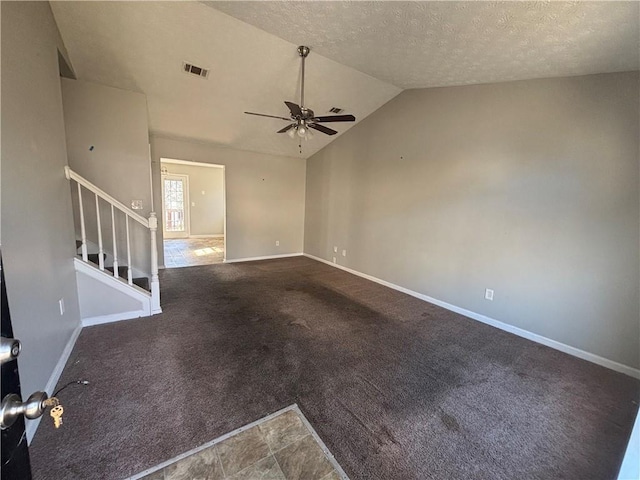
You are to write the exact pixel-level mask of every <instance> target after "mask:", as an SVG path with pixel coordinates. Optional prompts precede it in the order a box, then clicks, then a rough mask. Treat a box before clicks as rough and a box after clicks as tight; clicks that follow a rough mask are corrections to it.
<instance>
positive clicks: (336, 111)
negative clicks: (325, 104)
mask: <svg viewBox="0 0 640 480" xmlns="http://www.w3.org/2000/svg"><path fill="white" fill-rule="evenodd" d="M329 111H330V112H331V113H342V112H344V108H338V107H331V110H329Z"/></svg>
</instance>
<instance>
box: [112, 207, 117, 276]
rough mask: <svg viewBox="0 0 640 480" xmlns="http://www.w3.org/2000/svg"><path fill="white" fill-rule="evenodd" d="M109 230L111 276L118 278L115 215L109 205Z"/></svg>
mask: <svg viewBox="0 0 640 480" xmlns="http://www.w3.org/2000/svg"><path fill="white" fill-rule="evenodd" d="M111 228H112V229H113V276H114V277H116V278H117V277H118V245H117V243H116V215H115V212H114V210H113V204H112V205H111Z"/></svg>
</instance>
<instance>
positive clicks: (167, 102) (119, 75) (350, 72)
mask: <svg viewBox="0 0 640 480" xmlns="http://www.w3.org/2000/svg"><path fill="white" fill-rule="evenodd" d="M51 8H52V10H53V13H54V16H55V18H56V22H57V23H58V27H59V29H60V33H61V35H62V38H63V40H64V42H65V45H66V47H67V50H68V52H69V56H70V59H71V63H72V64H73V67H74V70H75V72H76V75H77V77H78V78H79V79H80V80H86V81H91V82H96V83H101V84H104V85H109V86H113V87H117V88H122V89H126V90H133V91H137V92H142V93H144V94H146V96H147V103H148V109H149V128H150V129H151V131H152V132H153V133H159V134H164V135H170V136H175V137H182V138H187V139H192V140H197V141H205V142H213V143H216V144H219V145H224V146H228V147H232V148H237V149H241V150H251V151H258V152H263V153H271V154H278V155H288V156H302V157H308V156H310V155H312V154H313V153H315V152H316V151H318V150H319V149H321V148H322V147H324V146H325V145H327V144H328V143H329V142H330V141H331V140H332V139H333V138H335V137H337V136H338V135H336V136H334V137H328V136H326V135H324V134H321V133H319V132H317V133H316V135H315V136H314V138H313V139H312V140H309V141H303V145H302V147H303V153H302V155H300V154H299V151H298V144H297V142H296V141H295V140H292V139H291V138H289V137H288V136H287V135H286V134H276V133H275V132H276V131H277V130H279V129H280V128H281V127H283V126H285V125H287V123H286V122H285V121H282V120H277V119H268V118H259V117H254V116H249V115H244V114H243V113H242V112H243V111H253V112H261V113H267V114H272V115H277V116H287V112H288V110H287V108H286V106H285V105H284V103H283V101H284V100H290V101H294V102H296V103H298V100H299V83H300V57H299V56H298V54H297V52H296V48H297V44H291V43H289V42H287V41H285V40H282V39H281V38H278V37H276V36H274V35H272V34H269V33H267V32H264V31H263V30H260V29H258V28H256V27H253V26H251V25H249V24H247V23H244V22H241V21H239V20H236V19H235V18H232V17H230V16H228V15H226V14H224V13H221V12H219V11H217V10H214V9H212V8H208V7H207V6H206V5H203V4H202V3H199V2H57V1H56V2H51ZM184 61H186V62H190V63H193V64H195V65H198V66H201V67H205V68H209V69H210V70H211V72H210V74H209V78H208V79H206V80H205V79H202V78H199V77H195V76H192V75H188V74H186V73H183V72H182V62H184ZM399 92H400V89H399V88H397V87H395V86H393V85H390V84H386V83H384V82H382V81H380V80H377V79H375V78H372V77H370V76H369V75H366V74H364V73H361V72H359V71H357V70H355V69H353V68H350V67H347V66H344V65H341V64H339V63H336V62H335V61H333V60H329V59H327V58H324V57H322V56H321V55H319V54H316V52H315V51H312V52H311V54H310V55H309V57H308V59H307V77H306V86H305V103H306V104H307V106H309V107H310V108H312V109H313V110H314V111H315V113H316V115H321V114H326V113H328V110H329V109H330V108H331V107H334V106H337V107H341V108H344V109H345V113H352V114H354V115H355V116H356V117H357V119H358V121H360V120H362V119H363V118H364V117H366V116H367V115H369V114H370V113H372V112H373V111H375V110H376V109H377V108H379V107H380V106H381V105H382V104H384V103H386V102H387V101H388V100H390V99H391V98H393V97H394V96H395V95H397V94H398V93H399ZM352 125H353V124H348V123H334V124H332V125H331V127H334V128H335V129H336V130H338V131H339V132H340V133H343V132H344V131H345V130H347V129H348V128H350V127H351V126H352ZM186 160H188V159H186Z"/></svg>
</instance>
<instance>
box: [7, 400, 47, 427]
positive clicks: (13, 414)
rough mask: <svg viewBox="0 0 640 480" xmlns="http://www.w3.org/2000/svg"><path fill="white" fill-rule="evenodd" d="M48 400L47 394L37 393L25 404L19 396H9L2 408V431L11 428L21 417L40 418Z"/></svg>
mask: <svg viewBox="0 0 640 480" xmlns="http://www.w3.org/2000/svg"><path fill="white" fill-rule="evenodd" d="M47 398H48V395H47V394H46V392H35V393H33V394H32V395H31V396H30V397H29V398H28V399H27V401H26V402H23V401H22V399H21V398H20V396H19V395H16V394H15V393H10V394H8V395H7V396H5V397H4V398H3V399H2V406H0V429H2V430H4V429H5V428H9V427H10V426H11V425H13V424H14V422H15V421H16V419H17V418H18V417H19V416H20V415H24V416H25V418H28V419H30V420H33V419H34V418H38V417H40V416H41V415H42V414H43V413H44V410H45V408H46V406H45V403H44V402H45V400H46V399H47Z"/></svg>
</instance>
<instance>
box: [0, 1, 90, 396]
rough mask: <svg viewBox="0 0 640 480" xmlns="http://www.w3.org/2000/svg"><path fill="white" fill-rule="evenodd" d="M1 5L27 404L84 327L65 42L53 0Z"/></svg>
mask: <svg viewBox="0 0 640 480" xmlns="http://www.w3.org/2000/svg"><path fill="white" fill-rule="evenodd" d="M1 8H2V140H3V142H2V221H1V224H2V256H3V261H4V267H5V274H6V281H7V293H8V296H9V307H10V309H11V317H12V321H13V328H14V334H15V336H16V337H17V338H19V339H20V340H21V341H22V342H23V349H22V353H21V354H20V360H19V367H20V376H21V382H22V392H23V395H24V396H25V398H26V396H28V395H29V394H31V393H32V392H33V391H35V390H42V389H44V388H45V385H46V384H47V382H48V380H49V378H50V376H51V374H52V373H53V370H54V368H55V366H56V363H57V362H58V360H59V359H60V357H61V355H62V352H63V350H64V348H65V346H66V345H67V343H68V341H69V339H70V338H71V335H72V333H73V331H74V330H75V329H76V328H77V327H78V326H79V325H80V312H79V307H78V297H77V290H76V277H75V270H74V267H73V256H74V253H75V245H74V235H73V219H72V216H71V196H70V194H69V182H68V181H67V180H66V179H65V177H64V170H63V169H64V165H65V164H66V163H67V151H66V147H65V132H64V123H63V115H62V95H61V93H60V77H59V70H58V52H57V48H62V49H63V46H62V40H61V39H60V35H59V33H58V29H57V27H56V24H55V22H54V19H53V15H52V14H51V10H50V7H49V3H48V2H2V7H1ZM63 54H64V55H66V53H65V52H63ZM61 298H64V303H65V306H66V312H65V314H64V315H62V316H61V315H60V311H59V307H58V300H59V299H61Z"/></svg>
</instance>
